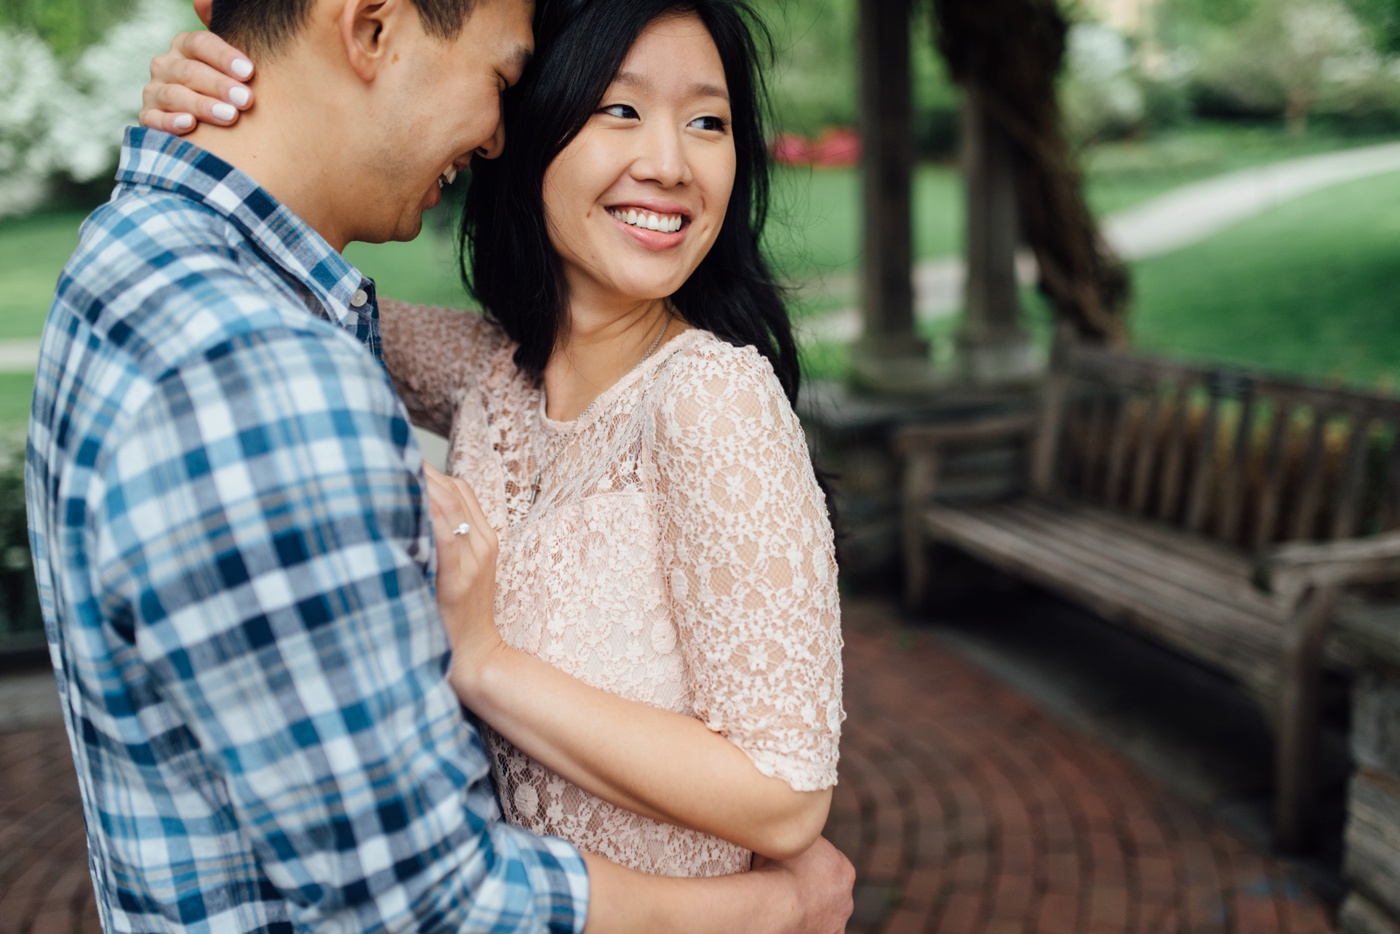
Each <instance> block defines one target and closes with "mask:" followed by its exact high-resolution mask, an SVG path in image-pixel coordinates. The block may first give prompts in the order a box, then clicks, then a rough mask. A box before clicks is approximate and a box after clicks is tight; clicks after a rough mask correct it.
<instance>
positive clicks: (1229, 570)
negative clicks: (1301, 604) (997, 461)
mask: <svg viewBox="0 0 1400 934" xmlns="http://www.w3.org/2000/svg"><path fill="white" fill-rule="evenodd" d="M978 512H979V514H983V515H986V516H988V517H989V518H992V519H993V520H994V521H995V520H996V518H997V517H998V516H1006V517H1007V521H1008V522H1009V523H1010V524H1014V525H1024V526H1025V527H1026V528H1027V529H1028V530H1030V532H1031V534H1035V535H1037V536H1039V537H1040V538H1041V539H1042V540H1044V541H1051V540H1054V539H1056V538H1059V537H1063V538H1065V539H1067V540H1073V542H1074V544H1076V545H1077V546H1082V547H1083V548H1085V549H1087V550H1092V551H1093V552H1094V553H1095V554H1096V555H1097V556H1098V558H1097V560H1102V561H1104V562H1107V563H1110V564H1115V565H1120V566H1121V567H1122V570H1123V571H1124V573H1127V574H1139V575H1146V576H1156V577H1162V578H1167V579H1170V580H1172V581H1173V586H1174V587H1175V588H1177V589H1181V590H1186V591H1190V592H1192V593H1195V594H1197V595H1199V596H1201V597H1204V598H1207V599H1210V600H1215V601H1221V600H1223V601H1226V602H1229V603H1231V604H1232V605H1233V606H1235V607H1236V608H1237V609H1239V610H1241V611H1242V612H1246V613H1249V614H1252V615H1255V616H1257V617H1259V619H1260V621H1261V622H1264V623H1266V624H1268V625H1270V626H1276V625H1278V623H1279V622H1280V621H1281V620H1282V619H1283V618H1284V617H1285V616H1286V615H1287V613H1288V610H1289V604H1288V603H1287V602H1286V601H1284V600H1281V599H1279V598H1277V597H1274V596H1273V595H1271V594H1268V593H1265V592H1263V591H1261V590H1259V589H1258V588H1257V587H1255V586H1254V585H1253V584H1252V583H1251V582H1250V578H1251V576H1252V573H1253V570H1252V564H1251V563H1249V562H1248V561H1244V560H1241V561H1238V562H1236V561H1231V562H1230V563H1229V564H1223V563H1221V562H1218V561H1212V560H1210V559H1209V557H1208V556H1207V554H1206V553H1203V552H1202V551H1201V550H1200V549H1197V550H1195V551H1194V552H1190V551H1188V550H1187V549H1189V548H1190V547H1191V546H1192V545H1198V544H1200V542H1199V540H1195V541H1193V540H1191V539H1188V538H1187V536H1186V535H1185V534H1183V535H1182V536H1181V537H1182V538H1183V539H1186V541H1184V542H1182V543H1180V545H1179V547H1177V548H1164V547H1162V546H1161V545H1159V544H1157V542H1158V540H1159V538H1160V536H1158V535H1152V536H1150V537H1149V536H1144V535H1141V534H1139V533H1140V530H1139V529H1136V528H1132V527H1131V525H1129V524H1128V523H1124V522H1123V521H1122V520H1121V519H1120V520H1119V521H1112V519H1111V518H1109V519H1108V521H1105V519H1106V518H1107V517H1104V516H1103V515H1102V513H1100V512H1099V511H1097V510H1088V509H1084V510H1074V511H1070V510H1064V509H1059V508H1056V507H1054V506H1050V505H1047V504H1042V503H1037V502H1034V501H1023V502H1018V503H1015V504H1008V505H1001V506H992V507H985V508H979V509H978ZM1096 513H1098V514H1096ZM1154 531H1156V532H1160V531H1162V530H1154Z"/></svg>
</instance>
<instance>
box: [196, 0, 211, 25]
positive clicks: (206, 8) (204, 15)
mask: <svg viewBox="0 0 1400 934" xmlns="http://www.w3.org/2000/svg"><path fill="white" fill-rule="evenodd" d="M194 15H195V16H198V17H199V21H200V22H201V23H203V24H204V28H205V29H208V28H209V20H211V19H213V17H214V0H194Z"/></svg>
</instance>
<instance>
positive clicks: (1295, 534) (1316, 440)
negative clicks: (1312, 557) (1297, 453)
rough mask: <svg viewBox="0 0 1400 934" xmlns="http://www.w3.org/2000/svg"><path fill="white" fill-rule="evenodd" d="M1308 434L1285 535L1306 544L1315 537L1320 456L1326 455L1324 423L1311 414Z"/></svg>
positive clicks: (1320, 502)
mask: <svg viewBox="0 0 1400 934" xmlns="http://www.w3.org/2000/svg"><path fill="white" fill-rule="evenodd" d="M1312 416H1313V423H1312V427H1311V429H1310V430H1309V431H1308V447H1307V453H1306V454H1304V455H1303V466H1302V470H1301V473H1300V475H1299V483H1300V484H1301V487H1302V489H1301V492H1300V494H1299V496H1298V502H1297V506H1296V509H1295V511H1294V513H1293V527H1292V528H1291V529H1289V531H1288V537H1289V539H1290V540H1292V541H1310V540H1312V539H1314V538H1316V537H1317V510H1318V508H1319V507H1320V506H1321V505H1322V481H1323V469H1322V468H1323V463H1322V461H1323V456H1324V455H1325V454H1326V453H1327V419H1326V417H1324V416H1323V415H1322V413H1320V412H1313V413H1312Z"/></svg>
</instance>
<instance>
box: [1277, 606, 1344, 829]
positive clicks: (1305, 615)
mask: <svg viewBox="0 0 1400 934" xmlns="http://www.w3.org/2000/svg"><path fill="white" fill-rule="evenodd" d="M1335 605H1336V591H1334V590H1331V589H1325V588H1323V589H1316V590H1313V591H1311V592H1309V593H1308V595H1307V596H1306V597H1305V598H1304V599H1303V600H1302V601H1301V602H1300V603H1299V604H1298V606H1297V608H1296V609H1295V610H1294V612H1293V616H1292V618H1291V619H1290V620H1289V621H1288V624H1287V632H1286V635H1285V642H1284V647H1283V666H1282V670H1281V672H1280V679H1281V680H1280V691H1279V707H1278V744H1277V746H1276V748H1275V764H1274V777H1275V787H1276V792H1275V794H1276V798H1275V803H1274V841H1275V843H1276V844H1277V845H1278V847H1279V849H1281V850H1285V851H1290V852H1296V851H1299V850H1302V849H1303V848H1304V847H1306V846H1307V844H1308V843H1309V842H1310V838H1311V836H1312V831H1313V829H1314V823H1315V818H1316V809H1317V776H1318V770H1319V768H1318V767H1319V764H1320V763H1319V761H1318V734H1319V723H1318V721H1319V716H1320V712H1319V709H1318V708H1319V704H1320V700H1321V687H1322V650H1323V645H1324V643H1325V641H1326V638H1327V630H1328V628H1329V626H1330V625H1331V622H1332V611H1333V608H1334V606H1335Z"/></svg>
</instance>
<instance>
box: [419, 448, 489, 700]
mask: <svg viewBox="0 0 1400 934" xmlns="http://www.w3.org/2000/svg"><path fill="white" fill-rule="evenodd" d="M423 472H424V473H425V474H426V475H427V478H428V497H429V499H430V500H431V502H432V510H433V537H434V539H435V540H436V541H437V553H438V572H437V599H438V609H439V610H441V611H442V621H443V623H444V624H445V625H446V627H447V636H448V638H449V639H450V640H451V642H452V674H451V680H452V684H453V687H454V688H456V690H457V693H458V696H461V697H462V698H463V700H466V696H465V693H464V688H468V687H469V686H470V685H471V684H473V683H474V682H475V681H476V679H477V677H478V675H479V673H480V671H481V668H482V666H483V665H485V664H486V662H487V661H488V660H489V659H490V658H491V657H492V656H494V655H495V654H497V653H499V652H501V651H503V650H504V649H505V648H506V645H505V642H504V640H502V639H501V633H500V630H499V629H497V628H496V553H497V547H498V545H497V541H496V531H495V530H494V529H492V528H491V526H490V524H489V523H488V522H487V521H486V513H485V512H483V511H482V508H481V504H479V503H478V502H477V501H476V494H474V493H473V492H472V488H471V487H470V486H468V485H467V484H466V483H465V482H463V481H461V480H458V479H456V478H455V477H449V476H447V475H446V474H444V473H442V472H441V471H439V470H435V469H434V468H432V467H429V466H427V465H424V468H423ZM464 528H465V529H466V530H467V531H465V532H463V531H462V529H464Z"/></svg>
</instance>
